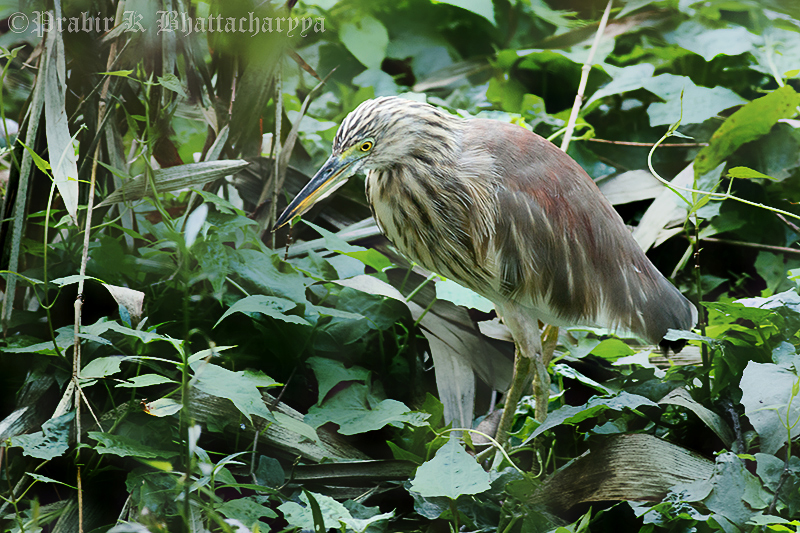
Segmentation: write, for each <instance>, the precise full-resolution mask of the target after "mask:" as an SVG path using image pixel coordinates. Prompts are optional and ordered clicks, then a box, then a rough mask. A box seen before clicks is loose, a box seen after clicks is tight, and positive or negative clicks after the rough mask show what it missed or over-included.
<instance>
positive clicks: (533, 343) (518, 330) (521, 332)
mask: <svg viewBox="0 0 800 533" xmlns="http://www.w3.org/2000/svg"><path fill="white" fill-rule="evenodd" d="M497 311H498V313H499V314H500V315H501V316H502V317H503V321H504V322H505V324H506V326H508V329H509V330H510V331H511V335H512V336H513V337H514V345H515V348H516V353H515V354H514V376H513V378H512V380H511V387H509V389H508V393H506V397H505V401H504V403H505V407H504V408H503V416H502V417H501V418H500V425H499V427H498V428H497V440H498V441H500V442H501V443H505V442H506V441H507V440H508V432H509V431H510V430H511V426H512V423H513V421H514V412H515V411H516V408H517V404H518V403H519V400H520V398H521V397H522V393H523V391H524V388H525V386H526V385H527V382H528V378H529V376H530V371H531V369H533V375H534V380H533V383H534V394H535V395H536V419H537V420H539V421H543V420H544V419H545V417H547V404H548V402H549V400H550V375H549V374H548V373H547V362H549V361H547V362H546V361H545V360H544V357H543V353H542V339H541V337H540V336H539V321H538V320H537V319H536V318H535V317H534V316H532V315H531V314H530V311H529V310H527V309H525V308H521V307H519V306H517V305H516V304H514V303H513V302H508V303H505V304H503V305H502V306H500V305H498V306H497ZM551 353H552V352H551Z"/></svg>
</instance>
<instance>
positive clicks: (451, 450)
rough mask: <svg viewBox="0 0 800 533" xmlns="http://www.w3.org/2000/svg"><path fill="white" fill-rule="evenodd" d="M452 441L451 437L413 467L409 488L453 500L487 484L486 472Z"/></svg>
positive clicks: (479, 491) (425, 494) (489, 486)
mask: <svg viewBox="0 0 800 533" xmlns="http://www.w3.org/2000/svg"><path fill="white" fill-rule="evenodd" d="M456 441H457V439H455V438H452V437H451V438H450V440H449V441H448V442H447V444H445V445H444V446H442V447H441V448H439V450H438V451H437V452H436V455H435V456H434V457H433V459H431V460H430V461H428V462H426V463H424V464H423V465H421V466H420V467H419V468H417V473H416V475H415V476H414V479H413V480H411V490H413V491H414V492H417V493H419V494H420V495H421V496H423V497H426V498H430V497H436V496H444V497H447V498H450V499H452V500H455V499H457V498H458V497H459V496H461V495H462V494H480V493H482V492H486V491H487V490H489V489H490V488H491V485H490V483H489V474H488V473H487V472H485V471H484V470H483V468H481V466H480V465H479V464H478V463H477V462H476V461H475V458H474V457H473V456H471V455H470V454H468V453H467V452H466V450H465V449H464V447H463V446H461V444H460V443H459V442H456Z"/></svg>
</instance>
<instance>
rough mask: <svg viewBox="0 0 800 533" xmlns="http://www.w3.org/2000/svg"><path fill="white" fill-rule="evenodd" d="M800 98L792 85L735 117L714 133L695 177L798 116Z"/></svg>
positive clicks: (698, 161)
mask: <svg viewBox="0 0 800 533" xmlns="http://www.w3.org/2000/svg"><path fill="white" fill-rule="evenodd" d="M798 105H800V95H798V94H797V93H796V92H795V91H794V89H792V88H791V87H790V86H789V85H786V86H784V87H781V88H780V89H776V90H775V91H773V92H771V93H769V94H768V95H766V96H762V97H761V98H758V99H756V100H753V101H752V102H750V103H749V104H747V105H745V106H743V107H742V108H741V109H739V110H738V111H736V112H735V113H734V114H732V115H731V116H729V117H728V118H727V119H725V122H723V123H722V125H721V126H720V127H719V128H718V129H717V131H715V132H714V135H712V136H711V140H710V143H709V145H708V146H706V147H705V148H703V149H702V150H700V152H699V153H698V154H697V157H695V160H694V170H695V174H696V175H698V176H701V175H703V174H705V173H706V172H708V171H710V170H711V169H713V168H715V167H716V166H717V165H719V164H720V163H721V162H723V161H724V160H725V159H727V157H728V156H729V155H731V154H732V153H733V152H735V151H736V150H737V149H738V148H739V147H740V146H742V145H743V144H745V143H748V142H751V141H754V140H756V139H758V138H759V137H763V136H764V135H766V134H767V133H769V131H770V129H772V126H774V125H775V123H776V122H778V121H779V120H780V119H782V118H791V117H793V116H795V114H797V110H796V108H797V106H798Z"/></svg>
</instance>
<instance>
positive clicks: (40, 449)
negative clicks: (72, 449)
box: [11, 411, 75, 461]
mask: <svg viewBox="0 0 800 533" xmlns="http://www.w3.org/2000/svg"><path fill="white" fill-rule="evenodd" d="M73 418H75V411H70V412H69V413H66V414H64V415H61V416H59V417H58V418H51V419H50V420H48V421H47V422H45V423H44V424H42V430H41V431H37V432H35V433H30V434H28V435H17V436H16V437H11V445H12V446H19V447H21V448H22V453H23V454H24V455H27V456H29V457H35V458H37V459H44V460H46V461H49V460H50V459H52V458H54V457H59V456H61V455H64V452H66V451H67V448H69V432H70V427H71V425H72V419H73Z"/></svg>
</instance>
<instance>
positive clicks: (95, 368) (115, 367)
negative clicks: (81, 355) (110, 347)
mask: <svg viewBox="0 0 800 533" xmlns="http://www.w3.org/2000/svg"><path fill="white" fill-rule="evenodd" d="M122 361H123V358H122V357H119V356H110V357H98V358H97V359H93V360H91V361H89V364H87V365H86V366H85V367H83V368H82V369H81V378H84V379H90V378H104V377H106V376H111V375H114V374H116V373H117V372H119V371H120V366H119V365H120V363H121V362H122Z"/></svg>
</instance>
